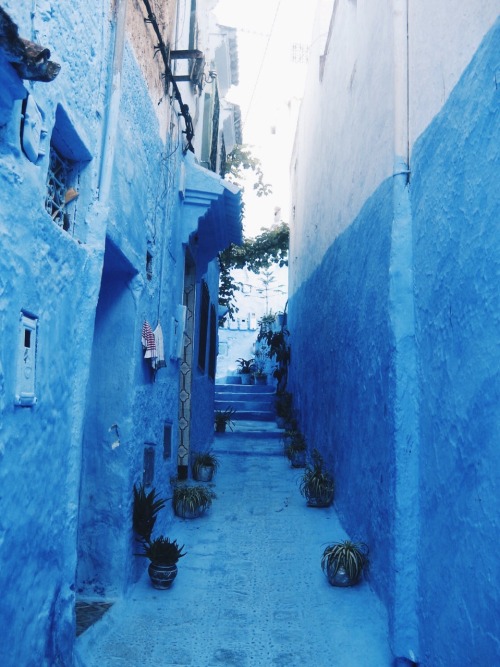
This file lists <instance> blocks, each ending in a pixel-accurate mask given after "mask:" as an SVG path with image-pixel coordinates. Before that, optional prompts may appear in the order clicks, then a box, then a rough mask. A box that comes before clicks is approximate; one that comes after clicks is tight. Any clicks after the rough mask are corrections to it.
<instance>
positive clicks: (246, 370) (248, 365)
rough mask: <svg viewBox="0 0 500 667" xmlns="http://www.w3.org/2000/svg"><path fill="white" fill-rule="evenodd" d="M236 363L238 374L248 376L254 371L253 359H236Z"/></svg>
mask: <svg viewBox="0 0 500 667" xmlns="http://www.w3.org/2000/svg"><path fill="white" fill-rule="evenodd" d="M236 363H237V364H238V366H239V368H238V373H241V374H243V375H249V374H250V373H253V371H254V370H255V359H243V358H240V359H236Z"/></svg>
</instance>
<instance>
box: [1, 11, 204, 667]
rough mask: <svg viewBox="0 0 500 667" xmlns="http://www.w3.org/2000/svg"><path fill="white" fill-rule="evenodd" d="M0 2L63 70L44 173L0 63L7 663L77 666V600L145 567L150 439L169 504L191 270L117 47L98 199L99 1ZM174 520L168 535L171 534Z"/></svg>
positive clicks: (47, 87) (109, 29)
mask: <svg viewBox="0 0 500 667" xmlns="http://www.w3.org/2000/svg"><path fill="white" fill-rule="evenodd" d="M2 6H3V7H4V8H5V9H6V11H7V12H9V14H10V15H11V16H12V18H13V20H14V21H15V22H16V23H17V24H18V26H19V31H20V34H21V36H22V37H26V38H28V39H33V40H35V41H37V42H39V43H41V44H43V45H44V46H46V47H48V48H50V50H51V52H52V59H53V60H55V61H56V62H59V63H60V64H61V65H62V68H61V72H60V74H59V76H58V77H57V79H56V80H55V81H54V82H52V83H50V84H46V83H35V84H29V83H25V84H24V87H25V89H26V90H28V91H30V93H31V94H32V95H33V96H34V98H35V99H36V101H37V103H38V104H39V106H40V107H41V109H42V111H43V114H44V121H43V124H44V127H45V128H46V129H47V140H46V142H45V145H44V148H45V156H43V157H41V158H40V160H39V162H38V164H37V165H35V164H33V163H31V162H29V161H28V159H27V158H26V156H25V155H24V153H23V152H22V150H21V146H20V138H19V137H20V131H19V128H20V122H21V103H20V101H19V100H16V99H14V98H15V96H16V95H18V94H20V92H22V86H21V85H18V86H12V85H11V82H12V80H13V77H15V76H17V75H15V74H14V73H13V70H12V68H11V67H10V65H8V64H7V63H4V62H2V65H1V69H0V87H1V86H2V84H3V82H4V81H6V82H7V83H8V86H7V87H6V91H7V94H6V96H4V98H3V99H2V119H5V123H3V124H2V127H1V128H0V208H1V213H2V215H1V222H0V234H1V244H2V253H0V304H1V308H0V310H1V315H0V321H1V325H2V338H1V342H0V387H1V392H0V409H1V413H2V414H1V419H0V435H1V442H2V444H1V447H0V459H1V466H0V481H1V486H2V490H3V491H2V518H1V519H0V535H1V547H0V558H1V563H2V567H1V568H0V586H1V590H2V599H1V601H0V625H1V626H2V628H3V629H4V630H3V641H2V644H1V646H0V663H1V664H2V665H5V666H6V667H10V666H14V665H37V666H39V665H40V666H41V665H43V666H45V665H47V666H51V667H52V665H68V666H69V665H71V662H72V651H73V643H74V640H75V628H74V602H75V593H77V594H88V595H91V596H96V595H97V596H109V595H114V594H119V593H120V592H122V591H123V590H125V589H126V588H127V586H128V585H129V584H130V583H131V582H132V581H133V580H134V578H136V577H137V576H138V574H139V572H140V569H143V567H145V565H146V564H145V562H144V561H140V567H139V566H138V565H137V562H136V561H137V560H138V559H134V557H133V553H134V552H135V550H136V545H134V540H133V535H132V526H131V503H132V487H133V484H134V482H139V481H141V480H142V473H143V468H144V461H143V457H144V446H145V444H146V443H148V445H149V446H151V447H153V449H154V458H155V477H154V482H153V483H154V485H156V486H157V488H158V490H159V491H160V492H161V493H162V495H163V496H164V497H168V492H169V479H170V477H171V475H172V474H173V473H175V470H176V449H175V447H176V440H175V426H174V428H173V434H174V437H173V443H172V453H171V456H170V458H167V459H164V457H163V427H164V424H165V422H172V423H174V425H175V422H176V419H177V410H178V365H177V363H175V362H171V361H170V360H169V354H168V353H169V344H170V323H171V317H172V315H173V314H174V312H175V308H176V306H177V304H178V303H180V302H181V300H182V280H183V268H184V261H183V248H182V242H183V241H185V239H184V238H182V236H181V232H180V231H179V229H178V227H179V222H180V214H179V211H178V183H177V179H178V175H179V163H180V157H179V154H178V152H177V153H176V150H177V149H178V142H177V141H176V138H175V135H174V137H171V138H169V139H167V140H166V139H165V136H164V132H163V130H162V122H160V121H159V119H158V109H157V102H158V100H157V98H156V93H154V90H153V92H151V90H150V89H149V88H148V85H147V84H148V83H150V81H149V80H148V81H145V79H144V70H143V69H141V66H140V63H138V61H137V58H136V55H135V53H134V51H133V49H132V46H131V45H130V43H128V42H127V41H126V42H125V49H124V59H123V66H122V71H121V98H120V106H119V114H117V115H116V117H113V118H112V119H111V120H112V123H111V124H110V126H111V127H112V128H113V129H115V130H116V135H115V138H116V142H115V145H114V160H113V161H112V163H111V164H108V167H109V168H110V169H111V179H110V187H109V189H108V193H109V197H108V198H107V199H106V200H105V201H104V198H101V200H99V183H100V178H101V177H102V174H101V166H102V165H103V162H105V158H106V157H107V155H103V154H102V146H103V132H104V131H105V122H104V120H105V118H106V113H107V111H108V109H109V101H110V87H109V83H110V78H109V75H110V71H111V54H112V52H113V39H114V28H115V25H114V23H113V21H114V14H113V10H112V8H111V7H110V5H109V3H107V2H106V3H103V2H102V1H97V0H96V1H95V2H94V1H90V2H81V3H77V4H75V3H73V4H68V3H51V2H44V1H43V0H42V1H40V2H37V3H36V6H34V5H33V3H31V2H27V1H23V2H22V3H17V2H4V3H3V4H2ZM33 7H35V11H34V15H33V17H31V11H32V9H33ZM144 58H146V55H145V56H144ZM151 59H152V54H151ZM151 76H153V75H151ZM9 95H10V97H9ZM7 98H8V99H7ZM56 118H57V119H59V121H60V120H61V118H62V119H63V120H64V124H65V128H64V132H63V134H65V139H66V140H69V141H70V143H71V140H72V137H70V136H69V135H68V134H67V130H68V128H70V126H71V132H70V134H71V133H73V138H74V137H76V136H77V137H78V146H79V150H83V151H84V152H85V155H86V160H87V161H86V166H85V168H84V170H83V171H82V172H81V177H80V181H79V184H78V189H79V191H80V196H79V197H78V199H77V219H78V230H79V231H78V233H77V234H75V236H73V235H72V234H70V233H67V232H65V231H63V230H62V229H61V228H60V227H58V226H57V225H56V224H54V222H53V221H52V220H51V218H50V215H48V214H47V212H46V211H45V209H44V201H45V195H46V176H47V169H48V159H49V150H48V148H49V146H48V143H49V141H50V137H51V134H52V131H53V128H54V124H55V122H56ZM163 123H164V124H166V121H163ZM108 146H109V145H108ZM101 194H102V193H101ZM147 251H149V252H150V254H151V257H152V276H151V279H148V277H147V276H146V253H147ZM22 309H25V310H26V311H28V312H29V313H31V314H33V315H35V316H36V317H38V345H37V369H36V372H37V377H36V394H37V398H38V402H37V404H36V406H35V407H33V408H20V407H15V406H14V394H15V378H16V365H17V363H18V354H17V347H18V340H19V316H20V311H21V310H22ZM144 320H148V321H149V322H150V324H151V325H152V327H153V328H155V327H156V324H157V322H158V321H160V322H161V325H162V327H163V333H164V343H165V352H166V361H167V365H166V367H165V368H162V369H160V370H159V371H158V372H157V374H156V376H155V377H153V375H152V373H151V370H150V369H149V368H148V362H147V361H145V360H144V359H143V355H144V353H143V349H142V345H141V328H142V323H143V321H144ZM207 400H208V401H209V400H210V397H208V398H207ZM169 516H170V514H169V512H168V511H166V512H165V514H164V516H162V517H161V520H160V521H159V524H158V525H159V528H160V529H162V530H168V524H169ZM110 554H113V558H112V559H110V558H109V555H110ZM75 572H77V578H76V580H75ZM21 638H22V640H21Z"/></svg>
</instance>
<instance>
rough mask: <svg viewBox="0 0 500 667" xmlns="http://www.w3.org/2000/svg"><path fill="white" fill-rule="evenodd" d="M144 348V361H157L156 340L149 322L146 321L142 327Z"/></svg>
mask: <svg viewBox="0 0 500 667" xmlns="http://www.w3.org/2000/svg"><path fill="white" fill-rule="evenodd" d="M141 341H142V347H143V348H144V350H145V352H144V359H156V356H157V355H156V340H155V335H154V333H153V330H152V329H151V326H150V324H149V322H147V321H144V324H143V325H142V338H141Z"/></svg>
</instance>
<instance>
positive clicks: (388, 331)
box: [289, 22, 500, 667]
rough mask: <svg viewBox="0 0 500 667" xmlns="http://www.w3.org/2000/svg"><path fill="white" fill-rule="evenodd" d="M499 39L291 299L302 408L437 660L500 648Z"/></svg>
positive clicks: (355, 520)
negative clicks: (400, 172) (403, 171)
mask: <svg viewBox="0 0 500 667" xmlns="http://www.w3.org/2000/svg"><path fill="white" fill-rule="evenodd" d="M499 51H500V23H499V22H497V24H496V25H495V27H494V28H493V29H492V30H491V31H490V33H489V34H488V35H487V36H486V37H485V39H484V41H483V43H482V45H481V47H480V49H479V50H478V52H477V53H476V55H475V57H474V59H473V60H472V62H471V63H470V65H469V67H468V68H467V70H466V71H465V73H464V75H463V76H462V78H461V79H460V81H459V83H458V84H457V86H456V87H455V89H454V91H453V93H452V94H451V95H450V97H449V99H448V101H447V103H446V104H445V105H444V107H443V109H442V111H441V112H440V114H439V115H438V116H437V117H436V118H435V119H434V121H433V122H432V123H431V125H430V126H429V127H428V129H427V130H426V132H425V133H424V135H423V136H422V137H421V139H420V140H419V141H418V142H417V144H416V145H415V148H414V151H413V153H412V156H411V161H410V162H411V179H410V184H409V186H406V185H405V177H404V176H399V177H398V176H396V177H394V178H393V179H391V180H390V181H389V180H388V181H385V182H383V183H382V184H381V185H380V187H379V188H378V189H377V190H376V191H375V192H374V194H373V195H372V196H371V197H370V198H369V199H368V201H367V202H366V203H365V205H364V206H363V208H362V210H361V212H360V213H359V215H358V216H357V217H356V219H355V220H353V222H352V223H351V225H350V226H349V227H348V229H346V230H345V231H344V232H343V233H342V234H341V235H340V236H338V237H337V238H336V239H335V241H334V242H333V243H332V245H331V247H330V248H329V250H328V251H327V253H326V255H325V257H324V258H323V260H322V261H321V263H320V265H319V266H318V268H317V269H316V271H315V272H314V273H313V274H312V275H311V276H310V277H309V279H308V280H307V281H306V282H305V283H303V284H302V285H301V287H300V288H299V289H297V291H296V292H295V293H294V294H293V295H292V296H291V299H290V307H289V313H290V314H289V324H290V329H291V332H292V367H291V389H292V390H293V392H294V395H295V398H296V402H297V407H298V409H299V413H300V421H301V424H302V426H303V428H304V430H305V433H306V435H307V438H308V440H309V443H310V445H311V446H315V447H317V448H319V449H320V450H321V451H322V452H323V454H324V456H325V458H326V460H327V462H328V463H329V464H330V465H331V466H332V467H333V469H334V472H335V476H336V482H337V491H336V504H337V508H338V510H339V513H340V515H341V518H342V520H343V523H344V526H345V528H346V530H347V532H348V533H349V534H350V536H351V537H353V538H359V539H364V540H366V541H368V542H369V543H370V546H371V556H372V566H371V572H370V582H371V584H372V585H373V587H374V588H375V589H376V590H377V592H378V593H379V595H380V596H381V598H382V599H383V601H384V602H385V604H386V605H387V607H388V610H389V616H390V622H391V641H392V646H393V650H394V651H395V654H396V655H399V656H401V657H402V656H404V657H405V659H409V658H412V659H415V660H416V661H417V662H418V664H422V665H425V666H427V667H430V666H431V665H432V667H436V666H440V667H441V666H442V667H445V666H446V667H447V666H448V665H455V664H456V665H458V664H460V665H471V666H472V665H478V664H481V665H482V664H484V665H493V664H496V663H497V662H498V660H499V656H500V639H499V638H500V620H499V617H498V614H496V613H494V612H493V610H494V609H496V607H497V606H498V599H497V598H498V584H499V582H500V565H499V562H498V558H497V556H496V546H495V545H496V543H497V541H498V538H499V537H500V521H499V518H498V517H499V510H500V464H499V462H498V451H497V450H498V433H499V427H500V407H499V406H500V378H499V374H498V366H499V358H500V354H499V353H500V350H499V331H500V235H499V232H498V210H499V209H500V190H499V188H498V175H499V173H500V113H499V110H500V98H499V90H500V85H499V83H498V81H499V77H498V71H499V70H498V53H499ZM399 181H401V183H400V182H399ZM315 222H316V223H317V224H321V225H324V226H327V225H329V221H328V220H326V219H323V220H320V221H318V220H316V221H315ZM302 251H303V252H307V249H302ZM309 251H310V252H313V251H314V250H313V249H310V250H309ZM295 283H296V284H300V277H299V280H296V281H295Z"/></svg>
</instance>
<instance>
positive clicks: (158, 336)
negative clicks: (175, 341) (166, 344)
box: [153, 322, 167, 368]
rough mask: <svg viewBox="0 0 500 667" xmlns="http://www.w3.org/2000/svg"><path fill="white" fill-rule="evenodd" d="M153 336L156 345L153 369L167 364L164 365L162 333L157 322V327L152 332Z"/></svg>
mask: <svg viewBox="0 0 500 667" xmlns="http://www.w3.org/2000/svg"><path fill="white" fill-rule="evenodd" d="M153 335H154V337H155V345H156V359H155V361H156V363H153V368H163V367H164V366H166V365H167V364H166V363H165V352H164V349H163V331H162V329H161V324H160V323H159V322H158V326H157V327H156V329H155V330H154V331H153Z"/></svg>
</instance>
